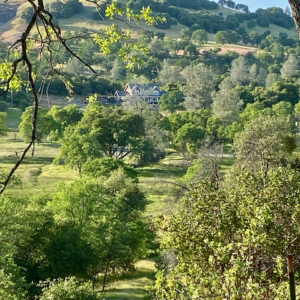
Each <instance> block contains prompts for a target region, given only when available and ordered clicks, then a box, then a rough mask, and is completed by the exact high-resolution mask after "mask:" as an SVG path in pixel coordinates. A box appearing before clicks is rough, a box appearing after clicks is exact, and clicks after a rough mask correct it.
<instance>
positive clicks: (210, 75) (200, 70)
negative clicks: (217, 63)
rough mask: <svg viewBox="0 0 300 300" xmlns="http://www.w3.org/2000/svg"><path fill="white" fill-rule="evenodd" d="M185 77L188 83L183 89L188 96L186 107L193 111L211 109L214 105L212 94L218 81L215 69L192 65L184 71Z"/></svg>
mask: <svg viewBox="0 0 300 300" xmlns="http://www.w3.org/2000/svg"><path fill="white" fill-rule="evenodd" d="M184 77H185V78H186V81H187V84H186V85H183V86H182V88H181V90H182V92H183V93H184V94H185V95H186V100H185V102H184V106H185V107H186V108H187V109H188V110H192V111H194V110H197V109H199V108H204V109H205V108H209V107H210V105H211V103H212V99H211V96H212V92H213V91H214V89H215V86H216V83H217V80H218V76H217V75H216V74H215V72H214V71H213V69H212V68H211V67H207V66H205V65H204V64H203V63H200V64H198V65H195V66H192V65H191V66H188V67H187V68H186V69H185V70H184Z"/></svg>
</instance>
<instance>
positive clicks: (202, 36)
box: [192, 29, 208, 46]
mask: <svg viewBox="0 0 300 300" xmlns="http://www.w3.org/2000/svg"><path fill="white" fill-rule="evenodd" d="M192 41H193V42H194V43H195V44H196V45H199V46H201V45H203V44H205V43H207V41H208V34H207V32H206V31H205V30H203V29H198V30H195V31H194V32H193V34H192Z"/></svg>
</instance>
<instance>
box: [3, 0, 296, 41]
mask: <svg viewBox="0 0 300 300" xmlns="http://www.w3.org/2000/svg"><path fill="white" fill-rule="evenodd" d="M16 3H19V5H21V6H20V7H19V9H18V11H19V12H20V10H21V9H22V8H23V7H24V5H27V4H24V1H22V0H17V1H16ZM83 4H84V7H85V8H84V11H83V12H82V13H80V14H77V15H75V16H73V17H71V18H68V19H60V20H59V23H60V26H61V28H62V29H63V30H78V29H80V28H88V29H90V30H93V31H98V30H99V29H103V28H104V27H106V26H108V25H111V24H112V23H115V24H117V25H119V26H120V27H121V28H124V29H125V28H126V29H127V28H130V27H129V26H127V25H126V24H125V23H123V22H120V21H115V20H93V19H92V13H93V9H94V6H93V5H92V4H91V3H90V2H87V1H83ZM186 10H187V11H189V12H190V13H196V12H197V11H196V10H192V9H186ZM203 11H206V12H208V13H212V14H216V15H218V14H219V13H223V16H224V18H226V17H227V16H228V15H233V14H236V13H242V12H238V11H235V10H232V9H229V8H226V7H223V6H219V8H218V9H214V10H207V9H203ZM244 23H245V24H243V26H244V27H245V28H246V22H244ZM23 26H24V24H23V22H22V20H20V19H18V18H14V19H12V20H11V21H9V22H7V23H5V24H3V25H2V26H0V33H2V34H3V33H4V37H5V38H14V37H16V36H17V35H18V33H20V31H21V28H23ZM130 26H132V27H133V28H132V31H133V35H134V36H135V33H136V32H137V31H138V30H139V29H140V28H142V29H146V30H153V31H154V32H155V33H156V32H158V31H164V32H165V34H166V35H167V36H173V37H177V36H179V33H180V31H181V30H182V29H184V28H187V27H186V26H184V25H182V24H179V23H178V24H177V25H172V26H171V28H170V29H166V30H162V29H157V28H155V27H149V26H147V25H146V24H145V23H144V22H139V24H138V25H137V24H136V23H135V22H130ZM137 27H138V28H137ZM246 30H247V31H248V32H250V31H256V32H257V33H258V34H262V33H263V32H265V31H266V30H270V31H271V32H272V33H273V34H275V35H278V34H279V33H280V32H285V33H287V34H288V35H289V36H291V37H297V32H296V30H295V29H291V30H287V29H285V28H282V27H279V26H277V25H274V24H271V25H270V26H269V27H268V28H264V27H260V26H256V27H255V28H253V29H247V28H246ZM209 37H210V40H211V41H213V39H214V35H213V34H210V35H209Z"/></svg>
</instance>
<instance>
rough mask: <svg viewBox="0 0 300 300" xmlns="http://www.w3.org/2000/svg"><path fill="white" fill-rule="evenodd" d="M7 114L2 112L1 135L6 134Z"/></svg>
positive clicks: (0, 118) (0, 113)
mask: <svg viewBox="0 0 300 300" xmlns="http://www.w3.org/2000/svg"><path fill="white" fill-rule="evenodd" d="M6 116H7V114H6V113H5V112H0V135H6V133H7V127H6V125H5V119H6Z"/></svg>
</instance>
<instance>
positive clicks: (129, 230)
mask: <svg viewBox="0 0 300 300" xmlns="http://www.w3.org/2000/svg"><path fill="white" fill-rule="evenodd" d="M146 203H147V201H146V199H145V197H144V195H143V193H141V192H140V191H139V189H138V187H137V185H136V184H135V183H134V182H133V181H132V179H131V178H129V177H127V176H126V175H125V174H124V171H123V170H122V169H118V170H115V171H113V172H111V173H110V176H109V177H108V178H105V177H102V178H100V179H93V178H91V177H86V178H82V179H81V180H78V181H75V182H73V183H72V184H70V185H62V186H61V187H60V191H59V193H58V194H57V195H56V196H55V197H54V198H53V200H52V202H51V204H50V205H51V207H52V208H53V210H54V212H55V216H56V219H57V220H60V222H63V223H66V222H67V223H68V222H72V223H73V224H74V226H75V228H78V229H80V230H81V231H82V236H83V237H84V239H85V241H87V242H88V244H89V245H90V246H91V247H92V249H93V252H94V254H95V255H96V257H97V260H96V261H97V264H96V265H95V266H94V267H93V268H91V270H90V272H91V276H93V277H94V278H95V277H96V276H97V274H98V273H99V272H101V273H105V274H106V275H105V277H104V283H103V285H105V280H106V276H107V274H111V273H114V272H115V273H116V272H121V271H126V270H132V268H133V263H134V261H135V260H136V259H137V258H138V257H142V256H143V255H146V253H147V251H148V250H147V246H146V241H147V236H148V234H147V231H146V226H145V224H144V223H143V222H142V221H141V213H142V212H143V211H144V209H145V205H146Z"/></svg>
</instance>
